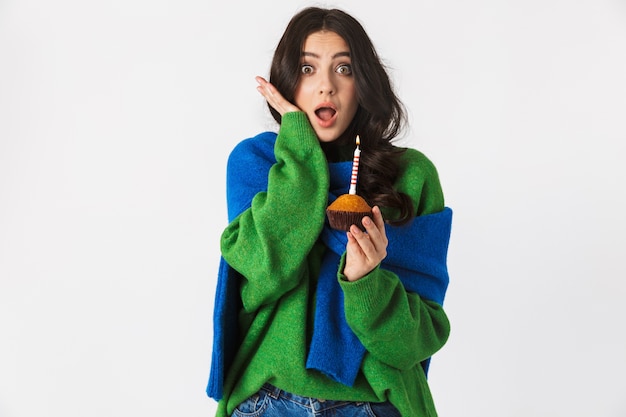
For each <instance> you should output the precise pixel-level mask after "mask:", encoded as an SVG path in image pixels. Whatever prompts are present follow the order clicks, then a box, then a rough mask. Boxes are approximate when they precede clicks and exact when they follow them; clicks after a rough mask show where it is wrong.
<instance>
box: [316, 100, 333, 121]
mask: <svg viewBox="0 0 626 417" xmlns="http://www.w3.org/2000/svg"><path fill="white" fill-rule="evenodd" d="M323 108H328V109H333V110H334V111H335V114H333V117H331V118H330V119H328V120H322V119H320V118H319V117H317V111H318V110H319V109H323ZM337 113H338V112H337V106H335V105H334V104H333V103H331V102H330V101H326V102H323V103H320V104H318V105H317V106H315V109H313V114H314V115H315V120H316V121H317V124H318V125H320V127H331V126H332V125H333V124H335V122H336V121H337Z"/></svg>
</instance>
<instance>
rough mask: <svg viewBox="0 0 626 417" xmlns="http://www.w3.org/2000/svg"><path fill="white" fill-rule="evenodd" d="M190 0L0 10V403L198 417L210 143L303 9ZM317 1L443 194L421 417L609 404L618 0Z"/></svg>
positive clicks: (617, 160) (221, 147)
mask: <svg viewBox="0 0 626 417" xmlns="http://www.w3.org/2000/svg"><path fill="white" fill-rule="evenodd" d="M212 3H213V2H209V1H207V0H204V1H196V0H187V1H173V0H151V1H148V0H114V1H108V2H86V1H80V0H59V1H43V0H20V1H17V0H4V1H2V2H1V3H0V203H1V204H0V417H26V416H28V417H30V416H38V417H48V416H50V417H61V416H63V417H74V416H76V417H78V416H80V417H82V416H93V417H98V416H115V417H118V416H122V417H124V416H148V415H150V416H155V417H156V416H168V417H169V416H187V417H191V416H210V415H212V413H213V410H214V409H215V403H214V402H213V401H212V400H210V399H208V398H207V397H206V396H205V394H204V389H205V385H206V381H207V377H208V371H209V366H210V353H211V338H212V337H211V325H212V324H211V320H212V318H211V317H212V304H213V294H214V287H215V279H216V271H217V261H218V257H219V251H218V240H219V235H220V232H221V230H222V229H223V228H224V226H225V225H226V210H225V201H224V200H225V198H224V197H225V196H224V194H225V178H224V177H225V176H224V166H225V161H226V157H227V155H228V153H229V151H230V149H231V148H232V147H233V146H234V145H235V144H236V143H237V142H238V141H239V140H241V139H243V138H246V137H249V136H252V135H254V134H256V133H258V132H260V131H262V130H267V129H273V128H274V125H273V123H272V120H271V119H270V118H269V114H268V112H267V109H266V107H265V104H264V102H263V101H262V99H261V98H260V96H259V95H258V93H257V92H256V90H255V85H256V83H255V81H254V76H255V75H257V74H259V75H266V74H267V71H268V68H269V64H270V60H271V56H272V52H273V49H274V47H275V45H276V43H277V41H278V38H279V36H280V34H281V33H282V31H283V30H284V27H285V25H286V24H287V22H288V20H289V19H290V17H291V16H292V15H293V14H294V13H295V12H296V11H298V10H299V9H300V8H301V7H303V6H305V5H309V4H313V3H305V2H294V1H289V0H277V1H275V2H272V3H271V4H270V3H268V2H258V1H244V2H236V1H233V2H225V1H224V2H219V4H217V5H213V4H212ZM319 5H322V6H338V7H340V8H343V9H345V10H347V11H348V12H350V13H352V14H353V15H354V16H355V17H357V18H358V19H359V20H360V21H361V22H362V23H363V24H364V26H365V28H366V30H367V31H368V33H369V34H370V36H371V38H372V39H373V41H374V43H375V45H376V47H377V48H378V51H379V53H380V55H381V56H382V58H383V59H384V61H385V63H386V64H387V65H388V66H389V69H390V72H391V75H392V78H393V80H394V83H395V85H396V86H397V89H398V93H399V95H400V97H401V99H402V100H403V101H404V102H405V104H406V105H407V107H408V109H409V111H410V116H411V128H410V130H408V131H407V133H406V135H405V137H404V138H403V139H402V142H400V143H402V144H408V145H409V146H413V147H417V148H419V149H421V150H422V151H424V152H425V153H426V154H427V155H428V156H429V157H430V158H431V159H432V160H433V162H434V163H435V164H436V166H437V167H438V169H439V171H440V176H441V180H442V184H443V187H444V191H445V193H446V198H447V204H448V205H449V206H450V207H452V208H453V209H454V211H455V216H454V226H453V235H452V240H451V245H450V252H449V269H450V274H451V285H450V288H449V291H448V296H447V298H446V308H447V311H448V314H449V316H450V319H451V321H452V335H451V338H450V340H449V343H448V344H447V345H446V346H445V347H444V348H443V350H442V351H441V352H439V353H438V354H437V355H436V356H435V358H434V359H433V363H432V367H431V372H430V383H431V388H432V391H433V395H434V396H435V399H436V402H437V404H438V409H439V412H440V415H441V416H442V417H456V416H463V417H474V416H476V417H490V416H494V417H496V416H497V417H501V416H508V417H512V416H520V417H522V416H523V417H527V416H532V417H542V416H546V417H555V416H567V417H590V416H593V417H599V416H600V417H623V416H626V396H625V395H624V394H625V391H626V388H625V387H626V385H625V384H624V375H625V374H626V331H625V325H624V317H626V285H625V284H624V280H625V279H626V266H625V263H624V258H625V257H626V221H625V220H624V217H623V216H624V212H625V211H626V196H625V194H626V192H625V187H624V184H623V182H624V180H625V179H626V168H625V164H624V162H623V159H624V156H623V144H624V142H625V140H626V117H625V116H626V4H625V3H624V2H623V1H617V0H613V1H610V0H577V1H571V0H569V1H566V0H515V1H496V0H479V1H473V2H467V1H461V0H457V1H450V0H443V1H422V0H418V1H411V2H399V1H393V0H389V1H385V2H383V3H380V2H373V1H372V2H364V1H361V0H346V1H343V2H338V3H333V2H328V3H321V4H319ZM383 5H384V6H383Z"/></svg>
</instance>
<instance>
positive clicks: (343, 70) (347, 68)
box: [336, 64, 352, 75]
mask: <svg viewBox="0 0 626 417" xmlns="http://www.w3.org/2000/svg"><path fill="white" fill-rule="evenodd" d="M336 71H337V73H338V74H343V75H351V74H352V65H349V64H342V65H339V66H338V67H337V70H336Z"/></svg>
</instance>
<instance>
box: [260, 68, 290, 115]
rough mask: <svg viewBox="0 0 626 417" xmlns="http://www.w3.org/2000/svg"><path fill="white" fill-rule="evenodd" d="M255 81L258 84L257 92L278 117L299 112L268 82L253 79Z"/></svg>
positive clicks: (263, 79)
mask: <svg viewBox="0 0 626 417" xmlns="http://www.w3.org/2000/svg"><path fill="white" fill-rule="evenodd" d="M255 79H256V81H257V82H258V83H259V85H258V86H257V88H256V89H257V91H258V92H259V93H261V95H262V96H263V97H265V100H267V102H268V103H269V105H270V106H272V107H273V108H274V109H275V110H276V111H277V112H278V113H280V115H281V116H282V115H284V114H285V113H288V112H292V111H300V109H299V108H298V107H297V106H295V105H294V104H292V103H290V102H289V101H287V100H285V98H284V97H283V96H282V94H280V93H279V92H278V90H277V89H276V87H274V86H273V85H272V84H271V83H270V82H269V81H267V80H266V79H265V78H263V77H259V76H257V77H255Z"/></svg>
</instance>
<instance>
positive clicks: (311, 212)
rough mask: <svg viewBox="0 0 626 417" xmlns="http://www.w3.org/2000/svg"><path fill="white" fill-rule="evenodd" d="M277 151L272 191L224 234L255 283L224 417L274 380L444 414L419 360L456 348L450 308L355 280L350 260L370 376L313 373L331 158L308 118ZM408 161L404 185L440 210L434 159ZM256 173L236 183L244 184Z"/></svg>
mask: <svg viewBox="0 0 626 417" xmlns="http://www.w3.org/2000/svg"><path fill="white" fill-rule="evenodd" d="M274 156H275V158H276V163H275V164H274V165H273V166H272V167H271V169H270V171H269V177H268V186H267V191H266V192H259V193H258V194H256V195H255V196H254V198H253V200H252V202H251V207H250V208H249V209H247V210H245V211H244V212H243V213H241V214H240V215H239V216H238V217H236V218H235V219H234V220H233V221H232V222H231V223H230V224H229V225H228V226H227V227H226V229H225V230H224V232H223V234H222V237H221V251H222V256H223V257H224V259H225V260H226V261H227V262H228V264H229V265H230V266H231V267H233V268H234V269H235V270H237V271H238V272H239V273H241V275H242V276H243V277H244V278H243V281H242V283H241V287H240V289H241V298H242V301H243V309H242V311H241V312H240V315H239V327H240V333H241V334H242V335H243V336H242V340H241V343H240V347H239V350H238V351H237V353H236V355H235V359H234V362H233V363H232V365H231V366H230V368H229V369H228V373H227V375H226V378H225V381H224V397H223V398H222V400H220V402H219V404H218V411H217V416H219V417H226V416H229V415H231V413H232V412H233V410H234V408H235V407H236V406H237V405H238V404H239V403H240V402H242V401H243V400H245V399H246V398H248V397H249V396H251V395H252V394H254V393H255V392H257V391H258V390H259V389H260V388H261V386H262V385H263V384H264V383H265V382H269V383H271V384H273V385H275V386H277V387H279V388H282V389H284V390H286V391H289V392H292V393H295V394H298V395H302V396H309V397H316V398H323V399H327V400H351V401H373V402H378V401H385V400H389V401H391V402H392V403H393V404H394V405H395V406H396V407H397V408H398V410H399V411H400V412H401V414H402V415H403V416H406V417H412V416H415V417H418V416H420V417H421V416H436V411H435V407H434V404H433V400H432V397H431V394H430V390H429V388H428V384H427V381H426V376H425V374H424V371H423V369H422V366H421V365H420V362H421V361H422V360H424V359H425V358H428V357H430V356H431V355H432V354H434V353H435V352H436V351H438V350H439V349H440V348H441V347H442V346H443V345H444V343H445V342H446V340H447V338H448V335H449V331H450V327H449V322H448V319H447V317H446V315H445V312H444V311H443V309H442V307H441V306H440V305H438V304H436V303H434V302H429V301H425V300H423V299H421V298H420V297H419V296H418V295H417V294H413V293H407V291H406V290H405V289H404V287H403V286H402V284H401V282H400V280H399V278H398V277H397V276H396V275H394V274H393V273H391V272H389V271H386V270H383V269H381V268H377V269H375V270H374V271H372V272H371V273H370V274H368V275H367V276H365V277H363V278H362V279H360V280H358V281H356V282H348V281H347V280H345V277H343V275H342V274H341V271H342V270H343V264H344V261H345V255H344V258H342V262H341V265H340V266H339V271H338V276H339V280H340V285H341V288H342V290H343V292H344V299H345V312H346V319H347V321H348V323H349V325H350V327H351V328H352V329H353V330H354V332H355V334H357V335H358V336H359V339H360V340H361V342H362V343H363V345H364V346H365V347H366V349H367V352H366V354H365V357H364V359H363V363H362V366H361V370H360V372H359V375H358V376H357V380H356V382H355V384H354V386H352V387H348V386H345V385H342V384H340V383H338V382H335V381H333V380H331V379H329V378H328V377H326V376H325V375H323V374H321V373H319V372H318V371H315V370H309V369H306V367H305V362H306V357H307V351H308V344H309V342H310V339H311V333H312V328H313V317H314V312H315V288H316V283H317V276H318V273H319V269H320V263H321V259H322V256H323V253H324V245H323V244H322V243H321V242H320V241H319V235H320V232H321V231H322V227H323V225H324V219H325V209H326V205H327V203H328V201H327V198H328V189H329V173H328V162H327V160H326V157H325V154H324V152H323V151H322V149H321V147H320V143H319V141H318V139H317V137H316V135H315V132H314V131H313V129H312V127H311V126H310V124H309V122H308V119H307V118H306V115H305V114H304V113H302V112H293V113H287V114H285V115H284V116H283V119H282V124H281V127H280V131H279V133H278V136H277V138H276V142H275V145H274ZM401 165H402V166H401V168H402V174H401V176H400V178H399V179H398V181H397V183H396V184H395V186H396V187H397V189H398V190H400V191H403V192H405V193H407V194H408V195H409V196H411V198H412V199H413V203H414V207H416V208H417V212H416V215H421V214H429V213H435V212H438V211H441V210H442V209H443V208H444V199H443V194H442V191H441V186H440V184H439V178H438V176H437V171H436V169H435V167H434V166H433V164H432V163H431V162H430V161H429V160H428V159H427V158H426V157H425V156H424V155H423V154H422V153H420V152H418V151H416V150H414V149H409V150H407V152H405V153H404V156H403V158H402V161H401ZM229 169H230V168H229ZM246 175H247V173H246V172H241V173H236V175H229V178H237V179H238V180H240V181H241V182H242V183H245V181H246ZM231 186H232V187H236V185H235V184H229V188H230V187H231ZM385 213H386V211H385V210H384V208H383V214H385ZM387 214H390V213H387Z"/></svg>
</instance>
